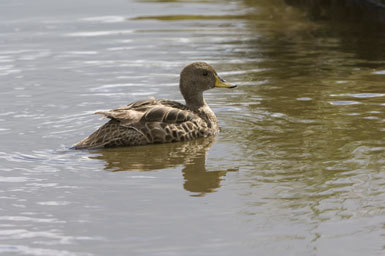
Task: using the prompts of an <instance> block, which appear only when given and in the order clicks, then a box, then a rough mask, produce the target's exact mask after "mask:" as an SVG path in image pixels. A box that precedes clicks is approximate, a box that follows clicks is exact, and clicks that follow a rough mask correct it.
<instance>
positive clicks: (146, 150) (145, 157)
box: [90, 138, 237, 196]
mask: <svg viewBox="0 0 385 256" xmlns="http://www.w3.org/2000/svg"><path fill="white" fill-rule="evenodd" d="M214 143H215V138H204V139H197V140H192V141H188V142H180V143H169V144H158V145H149V146H142V147H126V148H113V149H104V150H100V151H96V152H95V153H96V154H97V156H93V157H90V158H92V159H98V160H103V161H105V162H106V166H105V170H108V171H113V172H117V171H153V170H162V169H167V168H174V167H177V166H179V165H183V166H184V167H183V169H182V173H183V177H184V180H185V181H184V188H185V189H186V190H187V191H190V192H194V193H197V194H195V195H196V196H201V195H204V194H205V193H209V192H214V191H215V190H216V189H217V188H219V187H220V183H221V180H222V179H223V178H222V177H223V176H225V175H226V173H227V172H229V171H237V170H236V169H228V170H218V171H207V169H206V155H207V152H208V151H209V150H210V148H211V146H212V145H213V144H214Z"/></svg>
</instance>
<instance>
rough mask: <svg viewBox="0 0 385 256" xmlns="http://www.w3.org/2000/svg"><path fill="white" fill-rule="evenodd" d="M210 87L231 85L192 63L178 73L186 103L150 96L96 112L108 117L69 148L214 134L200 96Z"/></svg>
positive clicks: (211, 117) (208, 111)
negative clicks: (102, 123) (103, 122)
mask: <svg viewBox="0 0 385 256" xmlns="http://www.w3.org/2000/svg"><path fill="white" fill-rule="evenodd" d="M214 87H221V88H234V87H235V86H232V85H231V84H229V83H227V82H225V81H224V80H223V79H221V78H219V76H218V75H217V73H216V72H215V70H214V69H213V68H212V67H211V66H210V65H208V64H207V63H204V62H195V63H192V64H190V65H188V66H186V67H185V68H184V69H183V70H182V72H181V74H180V81H179V88H180V91H181V93H182V95H183V97H184V99H185V101H186V105H183V104H181V103H178V102H176V101H171V100H164V99H162V100H156V99H154V98H151V99H148V100H142V101H137V102H134V103H131V104H130V105H128V106H123V107H120V108H117V109H113V110H109V111H105V112H104V111H103V112H97V114H102V115H104V116H105V117H107V118H110V119H111V120H110V121H109V122H107V123H106V124H104V125H103V126H102V127H100V128H99V129H98V130H97V131H95V132H94V133H93V134H91V135H90V136H88V137H87V138H85V139H83V140H82V141H80V142H78V143H76V144H75V145H74V146H73V148H75V149H85V148H88V149H91V148H101V147H119V146H138V145H145V144H152V143H169V142H176V141H186V140H191V139H196V138H199V137H207V136H211V135H215V134H217V133H218V121H217V118H216V116H215V114H214V113H213V111H212V110H211V109H210V107H209V106H208V105H207V104H206V102H205V100H204V98H203V92H204V91H206V90H208V89H211V88H214Z"/></svg>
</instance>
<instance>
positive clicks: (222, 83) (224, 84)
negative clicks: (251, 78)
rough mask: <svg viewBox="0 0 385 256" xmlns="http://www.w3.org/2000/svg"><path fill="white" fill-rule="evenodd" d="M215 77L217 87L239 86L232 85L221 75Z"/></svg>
mask: <svg viewBox="0 0 385 256" xmlns="http://www.w3.org/2000/svg"><path fill="white" fill-rule="evenodd" d="M215 79H216V80H215V87H217V88H235V87H237V86H236V85H232V84H230V83H229V82H226V81H225V80H223V79H222V78H220V77H219V76H215Z"/></svg>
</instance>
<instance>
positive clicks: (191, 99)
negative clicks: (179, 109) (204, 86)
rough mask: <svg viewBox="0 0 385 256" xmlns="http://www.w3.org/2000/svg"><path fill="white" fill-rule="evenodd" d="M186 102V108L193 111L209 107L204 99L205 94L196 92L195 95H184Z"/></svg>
mask: <svg viewBox="0 0 385 256" xmlns="http://www.w3.org/2000/svg"><path fill="white" fill-rule="evenodd" d="M183 96H184V99H185V101H186V106H187V107H189V108H190V109H192V110H194V111H195V110H198V109H200V108H202V107H204V106H207V104H206V101H205V99H204V98H203V92H196V93H194V94H193V95H191V94H185V95H183Z"/></svg>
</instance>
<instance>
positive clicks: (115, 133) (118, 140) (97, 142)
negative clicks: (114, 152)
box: [72, 119, 147, 149]
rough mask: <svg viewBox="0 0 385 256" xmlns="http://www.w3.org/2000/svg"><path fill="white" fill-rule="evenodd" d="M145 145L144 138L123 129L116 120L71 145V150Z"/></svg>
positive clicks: (139, 134) (125, 128)
mask: <svg viewBox="0 0 385 256" xmlns="http://www.w3.org/2000/svg"><path fill="white" fill-rule="evenodd" d="M144 144H147V139H146V137H145V136H144V135H143V134H142V133H140V132H138V131H137V130H136V129H132V128H129V127H124V126H122V125H121V124H120V122H119V121H117V120H114V119H113V120H110V121H109V122H108V123H106V124H104V125H103V126H102V127H100V128H99V129H98V130H96V131H95V132H94V133H92V134H91V135H90V136H88V137H87V138H85V139H83V140H81V141H79V142H78V143H76V144H75V145H73V147H72V148H73V149H97V148H103V147H118V146H137V145H144Z"/></svg>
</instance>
